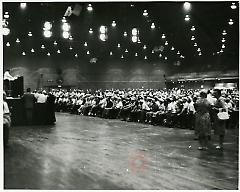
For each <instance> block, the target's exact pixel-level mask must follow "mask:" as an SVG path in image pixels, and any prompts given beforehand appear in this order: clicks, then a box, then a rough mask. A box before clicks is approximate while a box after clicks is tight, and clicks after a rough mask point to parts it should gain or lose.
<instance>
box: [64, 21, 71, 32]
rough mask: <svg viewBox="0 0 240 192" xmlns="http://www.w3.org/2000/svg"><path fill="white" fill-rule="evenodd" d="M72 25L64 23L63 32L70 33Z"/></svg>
mask: <svg viewBox="0 0 240 192" xmlns="http://www.w3.org/2000/svg"><path fill="white" fill-rule="evenodd" d="M70 28H71V27H70V25H69V24H68V23H63V24H62V30H63V31H69V30H70Z"/></svg>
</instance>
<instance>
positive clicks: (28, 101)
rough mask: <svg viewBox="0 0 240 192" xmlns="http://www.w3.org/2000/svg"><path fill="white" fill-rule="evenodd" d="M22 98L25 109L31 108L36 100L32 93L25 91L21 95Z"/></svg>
mask: <svg viewBox="0 0 240 192" xmlns="http://www.w3.org/2000/svg"><path fill="white" fill-rule="evenodd" d="M22 99H23V105H24V107H25V108H26V109H33V107H34V103H35V101H36V98H35V97H34V94H32V93H25V94H24V95H23V96H22Z"/></svg>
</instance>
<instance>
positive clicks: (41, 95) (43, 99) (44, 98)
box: [35, 93, 47, 103]
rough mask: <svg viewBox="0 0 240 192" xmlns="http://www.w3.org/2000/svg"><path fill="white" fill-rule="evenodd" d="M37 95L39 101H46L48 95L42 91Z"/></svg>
mask: <svg viewBox="0 0 240 192" xmlns="http://www.w3.org/2000/svg"><path fill="white" fill-rule="evenodd" d="M35 97H36V99H37V103H46V101H47V95H44V94H42V93H40V94H39V93H38V94H35Z"/></svg>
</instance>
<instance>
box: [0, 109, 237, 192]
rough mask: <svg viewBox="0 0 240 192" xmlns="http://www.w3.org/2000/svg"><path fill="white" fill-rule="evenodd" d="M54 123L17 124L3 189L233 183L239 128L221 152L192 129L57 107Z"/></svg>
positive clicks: (211, 186)
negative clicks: (201, 143) (202, 144)
mask: <svg viewBox="0 0 240 192" xmlns="http://www.w3.org/2000/svg"><path fill="white" fill-rule="evenodd" d="M56 118H57V122H56V125H54V126H30V127H27V126H16V127H12V128H11V130H10V141H9V147H8V148H7V149H5V152H4V185H5V189H69V190H70V189H177V190H180V189H182V190H184V189H237V188H238V134H239V133H238V129H233V130H227V134H226V140H225V143H224V147H225V149H224V151H217V150H216V149H215V146H216V144H217V140H216V137H215V136H213V137H212V141H211V144H210V149H209V150H208V151H199V150H197V147H198V141H195V140H193V138H194V132H193V131H192V130H186V129H179V128H164V127H160V126H151V125H146V124H139V123H131V122H124V121H120V120H108V119H100V118H95V117H86V116H79V115H70V114H66V113H56Z"/></svg>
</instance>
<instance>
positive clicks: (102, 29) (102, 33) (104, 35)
mask: <svg viewBox="0 0 240 192" xmlns="http://www.w3.org/2000/svg"><path fill="white" fill-rule="evenodd" d="M107 30H108V29H107V27H106V26H103V25H102V26H100V28H99V39H100V40H101V41H106V40H107V38H108V36H107Z"/></svg>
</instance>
